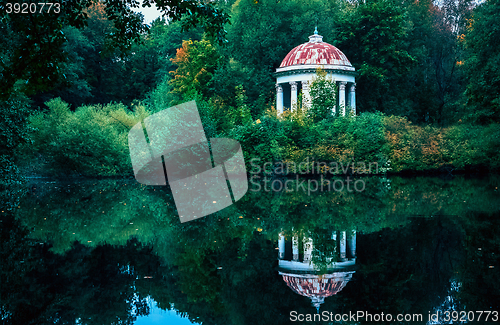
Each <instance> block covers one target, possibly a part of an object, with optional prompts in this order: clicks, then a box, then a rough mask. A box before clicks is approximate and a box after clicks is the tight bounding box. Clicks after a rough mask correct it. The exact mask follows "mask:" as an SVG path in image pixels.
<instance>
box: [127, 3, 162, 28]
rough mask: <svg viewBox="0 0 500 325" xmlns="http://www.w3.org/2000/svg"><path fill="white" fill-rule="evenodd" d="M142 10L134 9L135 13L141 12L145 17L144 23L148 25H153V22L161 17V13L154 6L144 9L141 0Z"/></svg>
mask: <svg viewBox="0 0 500 325" xmlns="http://www.w3.org/2000/svg"><path fill="white" fill-rule="evenodd" d="M139 3H140V6H141V7H140V8H132V10H133V11H135V12H141V13H142V14H143V15H144V22H145V23H146V24H151V22H152V21H153V20H155V19H156V18H158V17H160V16H161V12H160V11H158V9H156V7H155V6H154V5H152V6H151V7H149V8H148V7H146V8H142V0H139Z"/></svg>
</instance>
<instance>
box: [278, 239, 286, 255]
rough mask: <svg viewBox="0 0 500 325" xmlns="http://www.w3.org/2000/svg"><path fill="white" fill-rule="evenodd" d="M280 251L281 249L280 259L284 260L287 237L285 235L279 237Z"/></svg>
mask: <svg viewBox="0 0 500 325" xmlns="http://www.w3.org/2000/svg"><path fill="white" fill-rule="evenodd" d="M278 249H279V252H280V253H279V259H280V260H282V259H284V258H285V236H283V233H281V234H279V235H278Z"/></svg>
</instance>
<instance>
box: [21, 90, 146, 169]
mask: <svg viewBox="0 0 500 325" xmlns="http://www.w3.org/2000/svg"><path fill="white" fill-rule="evenodd" d="M46 104H47V106H48V112H47V113H38V114H36V115H34V116H32V117H31V119H30V122H31V123H30V124H31V126H32V127H33V128H34V132H33V135H32V139H33V145H31V146H28V147H25V149H24V150H25V155H26V157H27V158H28V159H29V160H28V162H27V163H30V164H40V163H43V164H45V167H46V168H47V172H51V173H53V174H54V173H56V174H62V175H64V174H67V175H68V174H69V175H72V174H73V175H82V176H112V175H124V174H127V173H129V170H130V168H131V167H130V166H131V165H130V154H129V151H128V142H127V141H128V140H127V136H128V131H129V130H130V128H132V126H134V125H135V124H136V123H138V122H139V121H141V120H142V119H144V118H145V117H147V115H148V114H147V113H146V111H145V110H144V107H143V106H135V107H134V112H131V111H129V110H128V109H126V108H125V107H124V106H123V105H121V104H109V105H106V106H99V105H94V106H82V107H79V108H78V109H77V110H76V111H75V112H72V111H71V110H70V109H69V105H68V104H66V103H64V102H63V101H61V100H60V99H53V100H51V101H49V102H47V103H46ZM30 153H31V154H30ZM33 153H36V154H37V155H40V156H41V157H42V159H36V156H33V155H32V154H33ZM31 159H33V160H31Z"/></svg>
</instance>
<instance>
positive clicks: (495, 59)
mask: <svg viewBox="0 0 500 325" xmlns="http://www.w3.org/2000/svg"><path fill="white" fill-rule="evenodd" d="M499 19H500V1H499V0H488V1H485V2H483V3H482V4H481V5H479V6H478V7H477V8H476V9H475V10H474V12H473V19H472V20H471V21H470V24H469V26H468V31H467V34H466V36H465V45H466V50H467V59H466V61H465V68H466V71H467V74H466V75H467V80H468V84H467V89H466V96H467V98H468V102H467V103H468V110H469V113H468V117H469V118H470V119H471V120H472V121H475V122H478V123H489V122H496V123H498V122H500V95H499V94H500V43H499V42H498V40H499V39H500V29H499V28H498V20H499Z"/></svg>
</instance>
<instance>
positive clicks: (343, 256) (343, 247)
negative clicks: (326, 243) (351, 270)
mask: <svg viewBox="0 0 500 325" xmlns="http://www.w3.org/2000/svg"><path fill="white" fill-rule="evenodd" d="M345 260H346V236H345V231H341V232H340V261H341V262H344V261H345Z"/></svg>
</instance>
